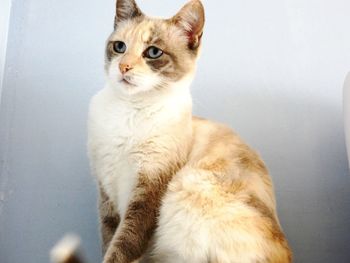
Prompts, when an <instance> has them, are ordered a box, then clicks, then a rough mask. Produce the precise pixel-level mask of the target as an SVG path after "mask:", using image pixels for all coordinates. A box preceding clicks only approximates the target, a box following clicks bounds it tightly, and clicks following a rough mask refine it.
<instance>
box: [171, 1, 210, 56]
mask: <svg viewBox="0 0 350 263" xmlns="http://www.w3.org/2000/svg"><path fill="white" fill-rule="evenodd" d="M204 20H205V16H204V7H203V5H202V3H201V1H200V0H191V1H189V2H188V3H187V4H186V5H185V6H184V7H182V8H181V10H180V11H179V12H178V13H177V14H176V15H175V16H174V17H173V18H172V21H173V22H175V24H176V25H177V26H179V27H180V28H182V30H184V31H185V32H186V34H187V37H188V46H189V48H190V49H197V48H198V47H199V45H200V42H201V37H202V34H203V27H204Z"/></svg>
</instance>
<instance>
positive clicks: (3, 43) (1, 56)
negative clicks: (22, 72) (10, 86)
mask: <svg viewBox="0 0 350 263" xmlns="http://www.w3.org/2000/svg"><path fill="white" fill-rule="evenodd" d="M11 2H12V0H1V2H0V101H1V91H2V80H3V77H4V68H5V57H6V47H7V34H8V27H9V21H10V10H11Z"/></svg>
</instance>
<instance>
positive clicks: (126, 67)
mask: <svg viewBox="0 0 350 263" xmlns="http://www.w3.org/2000/svg"><path fill="white" fill-rule="evenodd" d="M119 69H120V72H121V73H122V74H125V73H126V72H128V71H129V70H130V69H132V66H131V65H129V64H123V63H120V64H119Z"/></svg>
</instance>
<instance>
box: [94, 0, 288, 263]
mask: <svg viewBox="0 0 350 263" xmlns="http://www.w3.org/2000/svg"><path fill="white" fill-rule="evenodd" d="M204 20H205V16H204V7H203V5H202V3H201V2H200V1H199V0H191V1H189V2H188V3H187V4H185V5H184V6H183V7H182V9H181V10H180V11H179V12H178V13H177V14H176V15H175V16H173V17H172V18H170V19H160V18H151V17H148V16H146V15H145V14H143V13H142V11H141V10H140V9H139V7H138V6H137V4H136V2H135V1H134V0H117V4H116V15H115V19H114V31H113V32H112V34H111V35H110V36H109V38H108V40H107V43H106V55H105V72H106V84H105V87H104V88H103V89H102V90H101V91H99V92H98V93H97V94H96V95H95V96H94V97H93V98H92V100H91V103H90V109H89V117H88V149H89V159H90V163H91V170H92V173H93V174H94V175H95V176H96V178H97V182H98V188H99V213H100V225H101V235H102V250H103V254H104V259H103V263H127V262H164V263H171V262H176V263H181V262H193V263H197V262H198V263H202V262H203V263H204V262H211V263H288V262H291V261H292V253H291V250H290V248H289V246H288V242H287V240H286V238H285V235H284V234H283V232H282V229H281V226H280V223H279V220H278V217H277V213H276V204H275V197H274V193H273V185H272V182H271V179H270V177H269V173H268V170H267V168H266V166H265V164H264V163H263V161H262V160H261V159H260V157H259V156H258V155H257V153H255V152H254V151H253V150H252V149H250V148H249V146H247V145H246V144H245V143H244V142H243V141H242V140H241V139H240V138H239V137H238V135H236V134H235V133H234V132H233V131H232V130H231V129H230V128H228V127H226V126H225V125H223V124H219V123H216V122H213V121H209V120H206V119H203V118H199V117H195V116H192V99H191V94H190V89H189V88H190V85H191V82H192V80H193V78H194V74H195V70H196V62H197V59H198V57H199V53H200V48H201V37H202V34H203V28H204Z"/></svg>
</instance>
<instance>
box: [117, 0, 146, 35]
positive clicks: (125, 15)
mask: <svg viewBox="0 0 350 263" xmlns="http://www.w3.org/2000/svg"><path fill="white" fill-rule="evenodd" d="M142 15H143V14H142V12H141V10H140V8H139V7H138V6H137V4H136V2H135V0H117V3H116V11H115V18H114V29H116V28H117V25H118V23H120V22H121V21H124V20H128V19H132V18H135V17H138V16H142Z"/></svg>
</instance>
